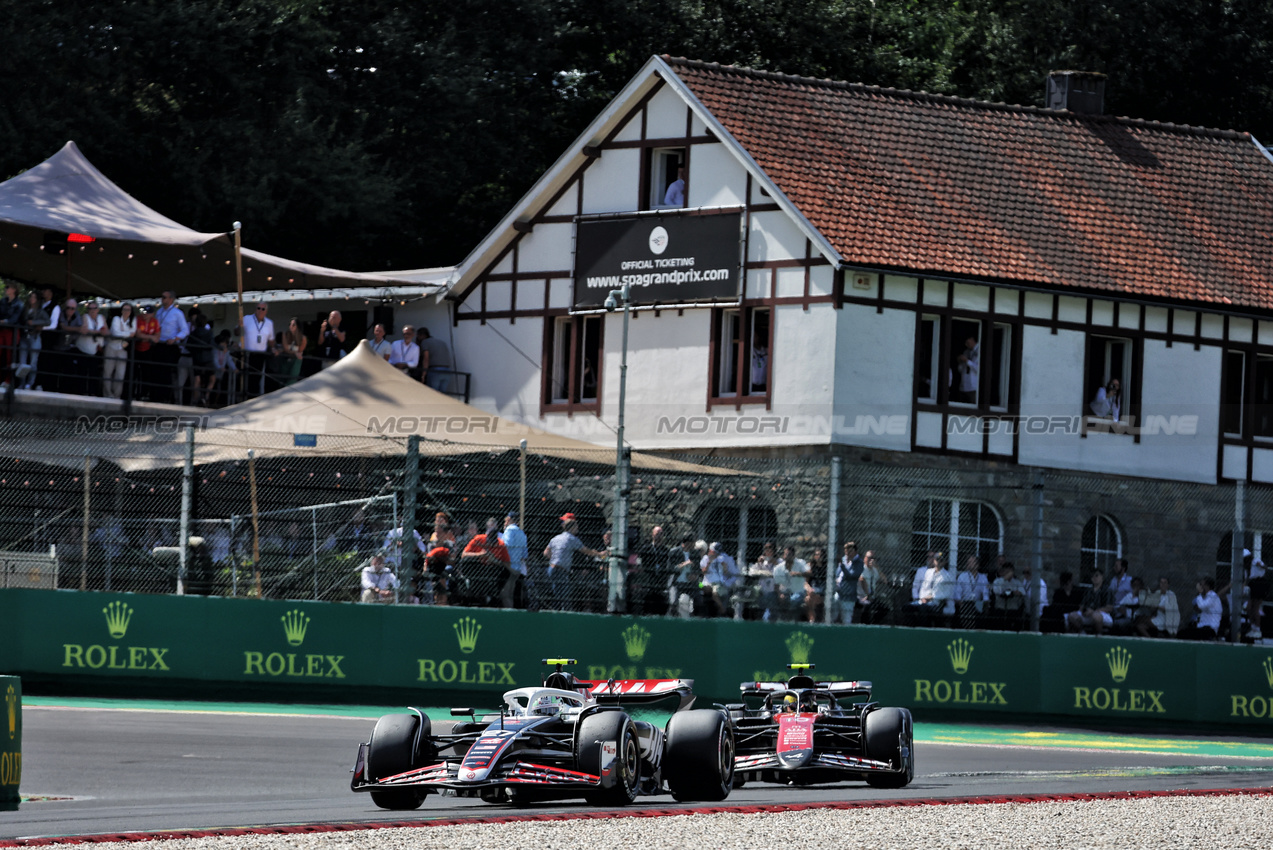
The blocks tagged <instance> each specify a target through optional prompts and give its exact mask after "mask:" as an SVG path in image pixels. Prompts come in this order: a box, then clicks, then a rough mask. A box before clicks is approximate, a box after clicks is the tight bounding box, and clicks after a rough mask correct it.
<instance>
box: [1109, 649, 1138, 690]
mask: <svg viewBox="0 0 1273 850" xmlns="http://www.w3.org/2000/svg"><path fill="white" fill-rule="evenodd" d="M1105 660H1106V662H1108V663H1109V674H1110V676H1112V677H1113V679H1114V681H1115V682H1121V681H1123V680H1124V679H1126V678H1127V670H1128V668H1129V667H1131V666H1132V654H1131V653H1130V652H1128V651H1127V650H1126V649H1123V648H1122V647H1121V646H1116V647H1114V648H1113V649H1111V650H1110V651H1109V652H1107V653H1105Z"/></svg>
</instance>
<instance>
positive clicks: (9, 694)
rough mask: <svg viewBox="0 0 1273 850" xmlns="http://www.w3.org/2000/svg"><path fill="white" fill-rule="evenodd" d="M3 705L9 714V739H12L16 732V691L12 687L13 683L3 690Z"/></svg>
mask: <svg viewBox="0 0 1273 850" xmlns="http://www.w3.org/2000/svg"><path fill="white" fill-rule="evenodd" d="M4 706H5V708H7V709H8V714H9V740H13V738H14V737H15V736H16V735H17V734H18V693H17V691H15V690H14V689H13V685H10V686H9V690H8V691H6V692H5V695H4Z"/></svg>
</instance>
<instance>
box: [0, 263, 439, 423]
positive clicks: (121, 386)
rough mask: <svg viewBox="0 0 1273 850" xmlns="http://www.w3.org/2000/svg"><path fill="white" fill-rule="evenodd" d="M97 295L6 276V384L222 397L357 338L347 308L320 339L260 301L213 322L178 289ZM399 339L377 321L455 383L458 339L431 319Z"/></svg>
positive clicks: (1, 380)
mask: <svg viewBox="0 0 1273 850" xmlns="http://www.w3.org/2000/svg"><path fill="white" fill-rule="evenodd" d="M107 313H108V309H107V308H106V307H105V306H104V305H102V304H100V303H98V302H97V301H94V300H88V301H85V302H83V303H81V302H80V301H79V300H78V299H76V298H73V297H71V298H66V299H64V300H58V299H56V298H55V297H54V291H53V289H51V288H49V287H45V288H43V289H41V290H38V291H34V290H33V291H31V292H29V293H27V294H26V296H25V297H22V296H21V295H20V294H19V289H18V287H17V285H16V284H14V283H11V282H6V283H5V285H4V295H3V297H2V298H0V389H3V390H30V391H40V392H58V393H67V394H72V395H93V396H102V397H105V398H112V399H123V398H128V399H131V400H136V401H150V402H157V403H164V404H180V405H186V406H197V407H221V406H224V405H227V404H234V403H235V402H237V401H241V400H243V399H245V398H252V397H255V396H258V395H261V394H264V393H267V392H270V391H271V390H274V389H278V388H279V387H283V386H287V385H289V384H292V383H294V382H295V381H297V380H298V379H299V378H301V377H304V376H306V375H308V374H313V373H314V372H317V371H319V370H321V369H324V368H326V367H328V366H330V365H331V364H333V363H335V362H336V361H337V360H339V359H340V358H341V357H342V356H344V354H345V353H347V352H348V351H349V350H351V349H352V348H353V344H354V340H351V339H350V338H349V336H348V334H347V332H346V330H345V329H344V328H343V327H342V325H341V322H342V317H341V314H340V313H339V312H338V311H332V312H331V314H330V315H329V316H328V317H327V318H326V319H325V320H324V321H322V322H321V323H320V324H319V326H318V328H317V330H316V332H315V334H314V338H313V339H311V338H310V336H309V335H308V334H307V333H306V331H305V330H304V328H303V327H302V323H301V322H300V321H299V320H298V319H296V318H292V319H291V320H290V321H289V322H288V324H287V327H286V328H281V329H280V328H276V326H275V323H274V321H273V319H271V318H270V316H269V305H268V304H266V303H265V302H260V303H257V304H256V305H254V307H253V309H252V312H251V313H250V314H248V315H245V316H244V317H243V320H242V322H241V323H240V324H238V326H237V327H233V328H222V329H221V330H220V331H219V332H218V331H216V330H215V329H214V327H213V321H212V319H211V318H210V317H209V316H208V315H206V314H205V312H204V311H203V310H202V309H201V308H200V307H199V305H197V304H195V305H193V306H191V307H189V308H188V309H185V310H183V309H182V308H181V306H180V305H178V304H177V299H176V295H175V293H174V292H172V291H171V290H169V291H165V292H163V293H162V294H161V295H160V298H159V300H158V302H157V303H139V304H132V303H122V304H119V305H118V306H116V307H115V308H114V310H113V313H114V314H113V315H110V316H108V315H107ZM416 337H417V334H416V328H414V327H413V326H410V325H407V326H406V327H404V328H403V329H402V339H401V340H396V341H395V340H390V339H388V338H387V332H386V328H385V326H384V325H381V324H377V325H376V326H375V328H374V330H373V332H372V336H371V337H370V338H369V340H368V342H369V343H370V344H371V345H372V347H373V349H374V350H375V351H376V353H377V354H378V355H379V356H381V357H383V358H384V359H385V360H387V361H389V362H390V363H391V364H392V365H394V366H396V367H397V368H399V369H402V370H403V371H405V372H407V374H409V375H411V376H412V377H414V378H416V379H417V380H420V381H423V382H425V383H427V384H428V385H429V386H430V387H433V388H434V389H437V390H439V391H440V392H449V391H450V384H451V378H452V375H453V373H452V371H451V362H452V361H451V356H450V349H449V348H448V347H447V345H446V343H445V342H443V341H442V340H439V339H434V338H433V337H432V336H431V335H430V334H429V331H428V329H427V328H421V329H420V331H419V339H417V338H416Z"/></svg>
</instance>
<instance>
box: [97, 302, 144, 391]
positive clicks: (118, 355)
mask: <svg viewBox="0 0 1273 850" xmlns="http://www.w3.org/2000/svg"><path fill="white" fill-rule="evenodd" d="M136 333H137V317H136V316H135V315H134V314H133V305H132V304H121V305H120V307H119V314H118V315H116V316H115V317H113V318H112V319H111V321H110V336H109V337H108V338H107V339H106V349H105V351H103V352H102V395H104V396H106V397H107V398H120V397H121V396H122V395H123V392H124V376H125V374H127V372H128V346H129V345H131V344H132V339H133V336H135V335H136Z"/></svg>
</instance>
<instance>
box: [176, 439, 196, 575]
mask: <svg viewBox="0 0 1273 850" xmlns="http://www.w3.org/2000/svg"><path fill="white" fill-rule="evenodd" d="M193 482H194V426H193V425H187V426H186V463H185V467H184V468H183V469H182V472H181V528H180V529H178V531H177V551H178V552H179V553H180V555H179V557H178V560H177V595H178V596H182V595H184V594H185V592H186V568H187V565H188V564H189V563H190V560H189V559H190V494H191V492H192V491H191V488H192V486H193Z"/></svg>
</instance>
